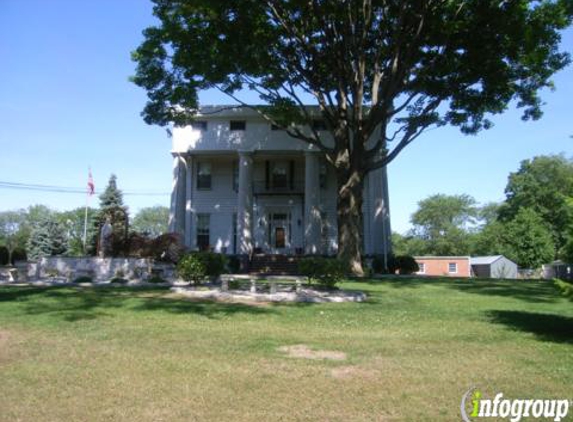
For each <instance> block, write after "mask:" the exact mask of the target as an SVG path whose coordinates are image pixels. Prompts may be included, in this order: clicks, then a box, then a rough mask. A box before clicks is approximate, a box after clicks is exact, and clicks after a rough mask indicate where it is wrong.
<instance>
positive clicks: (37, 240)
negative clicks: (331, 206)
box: [26, 218, 68, 259]
mask: <svg viewBox="0 0 573 422" xmlns="http://www.w3.org/2000/svg"><path fill="white" fill-rule="evenodd" d="M26 248H27V253H28V257H30V258H32V259H39V258H42V257H44V256H54V255H63V254H65V253H66V252H67V250H68V238H67V235H66V228H65V227H64V226H63V225H62V224H61V223H59V222H58V221H56V220H53V219H51V218H45V219H42V220H40V221H39V222H38V224H37V225H36V226H35V227H34V228H33V229H32V232H31V233H30V238H29V239H28V244H27V246H26Z"/></svg>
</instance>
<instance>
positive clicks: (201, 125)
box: [191, 120, 207, 132]
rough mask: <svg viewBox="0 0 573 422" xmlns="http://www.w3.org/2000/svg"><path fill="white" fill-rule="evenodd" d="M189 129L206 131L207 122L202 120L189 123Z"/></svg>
mask: <svg viewBox="0 0 573 422" xmlns="http://www.w3.org/2000/svg"><path fill="white" fill-rule="evenodd" d="M191 128H192V129H193V130H198V131H200V132H205V131H206V130H207V122H206V121H204V120H197V121H194V122H191Z"/></svg>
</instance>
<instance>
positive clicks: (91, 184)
mask: <svg viewBox="0 0 573 422" xmlns="http://www.w3.org/2000/svg"><path fill="white" fill-rule="evenodd" d="M94 193H95V185H94V179H93V177H92V169H91V168H90V170H89V175H88V195H89V196H92V195H93V194H94Z"/></svg>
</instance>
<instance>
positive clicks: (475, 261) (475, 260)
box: [470, 255, 504, 265]
mask: <svg viewBox="0 0 573 422" xmlns="http://www.w3.org/2000/svg"><path fill="white" fill-rule="evenodd" d="M501 258H504V256H503V255H492V256H473V257H471V258H470V263H471V265H491V264H493V263H494V262H495V261H497V260H498V259H501Z"/></svg>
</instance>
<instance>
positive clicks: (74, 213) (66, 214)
mask: <svg viewBox="0 0 573 422" xmlns="http://www.w3.org/2000/svg"><path fill="white" fill-rule="evenodd" d="M85 216H86V209H85V208H84V207H80V208H75V209H73V210H71V211H63V212H58V213H55V218H56V219H57V220H58V221H59V222H60V223H61V224H63V225H64V226H65V227H66V231H67V235H68V246H69V249H68V253H67V254H68V255H69V256H84V255H85V252H84V222H85ZM87 217H88V219H87V225H86V229H87V235H86V240H87V242H89V241H90V239H93V238H94V237H95V235H96V226H97V224H96V223H97V217H98V210H97V209H95V208H88V215H87ZM88 246H89V245H88Z"/></svg>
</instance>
